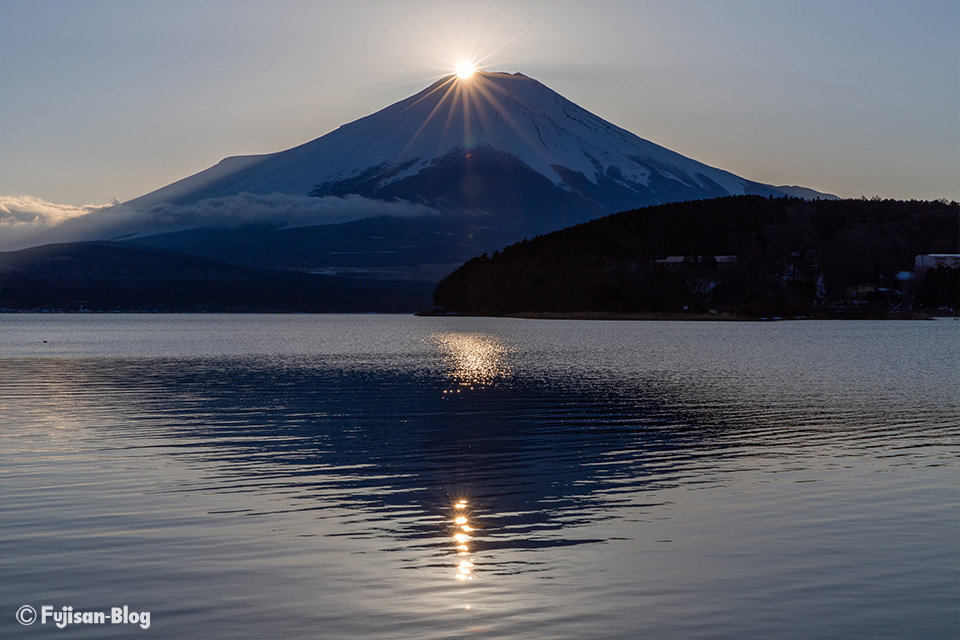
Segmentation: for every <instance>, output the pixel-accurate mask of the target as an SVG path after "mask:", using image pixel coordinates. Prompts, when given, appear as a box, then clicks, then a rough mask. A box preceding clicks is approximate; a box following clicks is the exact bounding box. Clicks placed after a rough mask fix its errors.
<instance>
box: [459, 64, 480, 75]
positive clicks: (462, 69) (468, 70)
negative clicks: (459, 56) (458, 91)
mask: <svg viewBox="0 0 960 640" xmlns="http://www.w3.org/2000/svg"><path fill="white" fill-rule="evenodd" d="M476 70H477V68H476V67H475V66H473V63H471V62H466V61H464V62H461V63H460V64H458V65H457V76H458V77H459V78H461V79H466V78H469V77H470V76H472V75H473V73H474V72H475V71H476Z"/></svg>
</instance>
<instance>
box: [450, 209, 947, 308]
mask: <svg viewBox="0 0 960 640" xmlns="http://www.w3.org/2000/svg"><path fill="white" fill-rule="evenodd" d="M958 245H960V207H958V205H957V203H949V204H948V203H944V202H919V201H910V202H901V201H893V200H883V201H881V200H869V201H868V200H823V201H805V200H801V199H798V198H777V199H774V198H763V197H759V196H735V197H727V198H718V199H714V200H701V201H695V202H683V203H674V204H666V205H660V206H655V207H649V208H645V209H637V210H633V211H627V212H623V213H618V214H615V215H611V216H607V217H605V218H601V219H599V220H594V221H592V222H587V223H584V224H580V225H577V226H575V227H570V228H568V229H564V230H561V231H557V232H554V233H551V234H548V235H544V236H540V237H538V238H535V239H533V240H528V241H524V242H520V243H517V244H514V245H512V246H510V247H508V248H506V249H505V250H503V251H502V252H497V253H494V255H493V256H487V255H483V256H481V257H478V258H474V259H472V260H470V261H469V262H467V263H466V264H464V265H463V266H462V267H460V268H459V269H457V270H456V271H455V272H454V273H452V274H451V275H450V276H448V277H447V278H446V279H444V280H443V281H442V282H441V283H440V284H439V286H438V287H437V289H436V291H435V292H434V302H435V303H436V304H437V305H438V306H440V307H441V308H443V309H448V310H452V311H457V312H463V313H493V314H500V313H523V312H611V313H641V312H662V313H677V312H679V313H684V312H687V313H689V312H696V313H707V312H718V313H724V312H725V313H734V314H739V315H747V316H805V315H819V316H828V317H829V316H839V317H843V316H858V315H871V316H873V315H884V314H885V313H888V312H889V311H891V310H909V309H921V308H922V309H936V308H939V307H953V308H956V307H957V306H958V293H960V291H958V290H960V279H958V275H957V270H956V269H939V270H931V271H928V272H926V273H924V274H921V276H920V277H919V278H916V279H910V278H911V277H912V275H913V270H914V259H915V257H916V256H917V255H919V254H927V253H958V252H960V246H958Z"/></svg>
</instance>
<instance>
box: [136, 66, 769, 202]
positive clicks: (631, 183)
mask: <svg viewBox="0 0 960 640" xmlns="http://www.w3.org/2000/svg"><path fill="white" fill-rule="evenodd" d="M474 154H476V155H477V157H480V156H482V157H484V158H486V159H487V161H488V165H490V162H493V163H494V164H496V165H497V166H498V167H500V168H499V169H496V170H499V171H515V172H516V170H518V169H520V170H522V171H519V172H518V173H517V175H520V174H522V175H523V176H524V177H523V178H522V180H521V178H517V181H519V182H518V184H519V183H520V182H522V183H523V185H532V186H530V187H529V188H530V189H532V190H533V191H535V192H537V193H540V192H545V190H549V189H550V185H552V187H553V188H554V191H557V190H559V191H560V192H563V193H566V194H567V195H569V196H576V197H577V198H580V199H581V200H583V203H584V206H585V207H586V206H589V208H590V216H588V217H592V216H593V215H596V214H597V213H598V212H612V211H616V210H620V209H623V208H628V207H630V206H643V205H647V204H656V203H659V202H668V201H671V200H687V199H693V198H698V197H714V196H718V195H734V194H743V193H761V194H764V195H766V194H775V195H780V194H782V193H783V192H782V191H780V190H778V188H776V187H771V186H769V185H763V184H759V183H755V182H752V181H750V180H746V179H744V178H740V177H738V176H735V175H733V174H732V173H729V172H727V171H723V170H720V169H716V168H713V167H709V166H707V165H704V164H702V163H700V162H697V161H695V160H692V159H690V158H686V157H684V156H682V155H680V154H678V153H674V152H673V151H670V150H668V149H665V148H663V147H661V146H659V145H656V144H654V143H652V142H649V141H647V140H644V139H642V138H639V137H638V136H636V135H634V134H632V133H630V132H629V131H626V130H624V129H621V128H620V127H617V126H615V125H613V124H610V123H609V122H607V121H605V120H603V119H602V118H600V117H598V116H596V115H594V114H592V113H590V112H589V111H587V110H585V109H583V108H581V107H579V106H577V105H576V104H574V103H572V102H570V101H569V100H567V99H565V98H564V97H563V96H561V95H560V94H558V93H556V92H555V91H552V90H551V89H549V88H548V87H546V86H544V85H543V84H541V83H540V82H537V81H536V80H534V79H532V78H529V77H527V76H524V75H522V74H507V73H487V72H478V73H476V74H474V75H473V76H472V77H470V78H467V79H460V78H458V77H457V76H448V77H446V78H443V79H442V80H439V81H438V82H436V83H434V84H433V85H431V86H430V87H427V88H426V89H424V90H423V91H421V92H420V93H418V94H416V95H414V96H411V97H409V98H407V99H405V100H402V101H400V102H397V103H395V104H393V105H391V106H389V107H386V108H385V109H383V110H381V111H378V112H376V113H374V114H372V115H369V116H367V117H365V118H361V119H359V120H356V121H354V122H351V123H349V124H345V125H343V126H341V127H339V128H338V129H336V130H334V131H331V132H330V133H328V134H326V135H324V136H322V137H320V138H317V139H315V140H312V141H310V142H307V143H305V144H303V145H300V146H297V147H294V148H292V149H288V150H286V151H281V152H278V153H272V154H267V155H259V156H240V157H232V158H227V159H225V160H223V161H221V162H220V163H218V164H217V165H215V166H213V167H211V168H209V169H207V170H205V171H202V172H200V173H197V174H195V175H193V176H190V177H188V178H185V179H183V180H180V181H178V182H175V183H173V184H171V185H168V186H166V187H163V188H161V189H159V190H157V191H154V192H152V193H149V194H147V195H144V196H141V197H140V198H137V199H135V200H132V201H130V202H129V203H127V204H129V205H133V206H152V205H155V204H158V203H161V202H169V203H172V204H177V205H185V204H191V203H195V202H199V201H201V200H204V199H207V198H215V197H225V196H229V195H234V194H238V193H243V192H246V193H253V194H271V193H282V194H289V195H296V196H303V195H310V194H313V195H343V194H345V193H359V194H361V195H364V196H367V197H372V198H375V199H376V198H379V199H391V197H392V198H398V197H401V195H400V194H402V196H403V197H414V198H416V199H418V200H420V201H421V202H424V203H428V204H431V206H432V204H433V203H434V202H436V201H440V200H443V201H444V202H447V203H448V204H450V206H451V207H455V206H457V205H460V206H462V205H464V201H463V200H462V199H459V198H456V197H452V196H451V195H450V192H449V191H444V193H443V194H440V195H435V194H432V193H430V189H431V188H432V187H430V186H426V185H436V184H439V183H442V182H444V181H446V182H451V181H459V180H460V179H461V178H462V176H463V175H464V172H469V171H470V166H469V163H470V162H471V160H470V158H471V157H472V156H473V155H474ZM452 161H456V162H459V163H460V164H457V165H456V169H455V170H454V169H450V166H451V165H450V163H451V162H452ZM464 162H465V163H467V164H466V165H465V164H463V163H464ZM441 166H445V167H447V169H448V170H447V172H446V173H445V174H443V175H444V176H446V177H444V178H443V179H440V178H438V179H435V180H433V181H432V182H429V183H428V182H425V181H424V177H425V176H427V175H428V174H430V173H431V172H436V171H437V170H438V169H439V168H440V167H441ZM488 169H489V166H488ZM489 170H490V171H493V170H494V169H489ZM451 172H452V173H451ZM533 174H537V175H539V176H541V177H542V178H543V180H540V179H536V180H532V178H533V177H535V176H533ZM451 176H453V177H451ZM506 180H507V181H509V178H507V179H506ZM534 183H535V184H534ZM501 184H502V182H501ZM404 185H406V187H404ZM545 185H546V186H545ZM519 188H521V187H519V186H518V189H519ZM523 188H527V187H525V186H524V187H523ZM493 190H494V189H492V188H491V189H488V190H487V191H488V194H489V193H490V192H492V191H493ZM390 194H392V196H391V195H390ZM490 197H492V196H488V197H487V199H486V200H477V204H476V206H477V207H479V208H483V206H484V205H489V206H500V207H501V208H502V207H505V206H507V205H505V204H504V203H502V202H501V203H494V204H491V202H492V201H491V200H490V199H489V198H490ZM557 198H561V199H563V198H566V196H562V194H561V196H557V197H555V198H553V201H557V202H559V201H560V200H557ZM568 201H569V198H567V199H566V200H563V202H565V203H566V202H568ZM564 206H566V205H564Z"/></svg>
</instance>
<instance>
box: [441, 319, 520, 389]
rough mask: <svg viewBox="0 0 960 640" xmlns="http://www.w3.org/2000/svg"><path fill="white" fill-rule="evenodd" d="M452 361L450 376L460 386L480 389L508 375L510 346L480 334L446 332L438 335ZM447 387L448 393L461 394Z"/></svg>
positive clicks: (447, 358)
mask: <svg viewBox="0 0 960 640" xmlns="http://www.w3.org/2000/svg"><path fill="white" fill-rule="evenodd" d="M435 339H436V341H437V343H438V346H439V349H440V352H441V353H442V354H443V355H444V356H445V357H446V360H447V362H448V363H449V368H448V371H447V376H448V377H449V378H450V379H452V380H453V381H454V382H456V383H457V385H458V386H459V387H460V388H469V389H473V388H477V387H484V386H487V385H489V384H492V383H493V382H494V381H496V380H499V379H502V378H505V377H507V376H508V375H509V374H510V367H509V366H508V365H507V363H506V358H507V355H508V353H509V349H508V347H507V345H506V344H504V343H503V342H502V341H499V340H496V339H494V338H491V337H489V336H484V335H479V334H464V333H446V334H440V335H437V336H435ZM459 391H461V389H459V388H458V389H448V390H447V391H445V393H458V392H459Z"/></svg>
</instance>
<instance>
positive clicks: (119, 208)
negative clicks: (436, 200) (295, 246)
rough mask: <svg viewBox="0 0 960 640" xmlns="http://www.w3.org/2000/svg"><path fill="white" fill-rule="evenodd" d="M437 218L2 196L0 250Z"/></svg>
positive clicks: (270, 200)
mask: <svg viewBox="0 0 960 640" xmlns="http://www.w3.org/2000/svg"><path fill="white" fill-rule="evenodd" d="M437 213H438V212H437V211H436V210H435V209H431V208H430V207H426V206H423V205H419V204H412V203H408V202H382V201H379V200H371V199H368V198H363V197H361V196H355V195H348V196H345V197H342V198H338V197H332V196H330V197H323V198H313V197H308V196H290V195H284V194H280V193H274V194H269V195H257V194H250V193H240V194H237V195H232V196H226V197H222V198H208V199H206V200H201V201H200V202H197V203H195V204H189V205H172V204H169V203H159V204H155V205H152V206H150V207H134V206H132V205H129V204H118V203H114V204H105V205H94V204H90V205H84V206H74V205H66V204H56V203H53V202H47V201H45V200H42V199H40V198H34V197H31V196H0V249H2V250H5V251H9V250H13V249H21V248H24V247H29V246H34V245H38V244H46V243H51V242H74V241H78V240H109V239H113V238H118V237H125V236H137V235H145V234H150V233H162V232H168V231H177V230H181V229H188V228H197V227H238V226H242V225H248V224H271V225H275V226H277V227H303V226H310V225H322V224H337V223H342V222H350V221H351V220H359V219H361V218H369V217H373V216H396V217H415V216H422V215H436V214H437Z"/></svg>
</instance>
